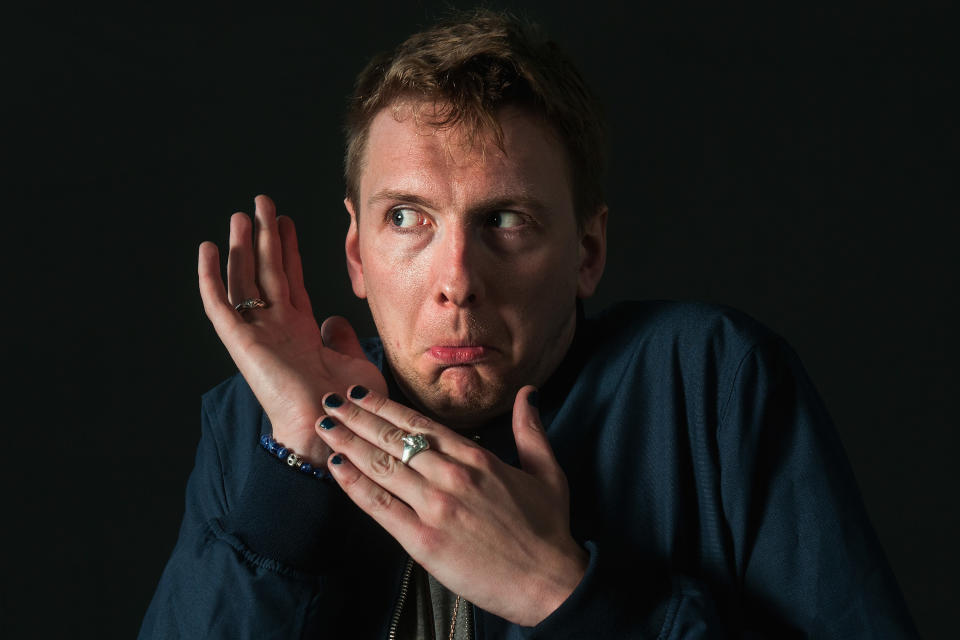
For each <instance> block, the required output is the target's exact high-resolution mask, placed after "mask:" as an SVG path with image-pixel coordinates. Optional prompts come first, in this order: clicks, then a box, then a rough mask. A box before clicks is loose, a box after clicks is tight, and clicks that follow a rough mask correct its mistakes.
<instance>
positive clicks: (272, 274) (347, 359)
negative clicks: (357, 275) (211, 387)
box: [198, 196, 386, 463]
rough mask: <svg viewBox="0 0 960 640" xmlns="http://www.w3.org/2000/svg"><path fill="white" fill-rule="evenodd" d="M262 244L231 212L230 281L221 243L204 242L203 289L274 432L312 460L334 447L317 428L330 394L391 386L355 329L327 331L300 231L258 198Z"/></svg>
mask: <svg viewBox="0 0 960 640" xmlns="http://www.w3.org/2000/svg"><path fill="white" fill-rule="evenodd" d="M256 222H257V226H256V230H255V232H254V234H253V235H254V236H255V237H256V249H254V246H253V242H252V239H251V233H250V220H249V218H247V217H246V215H244V214H235V215H234V217H233V218H232V219H231V229H230V257H229V261H228V267H227V271H228V287H229V296H228V295H227V289H226V288H224V286H223V280H222V279H221V276H220V267H219V255H218V251H217V248H216V246H215V245H213V244H211V243H204V244H202V245H201V247H200V264H199V269H198V271H199V277H200V294H201V297H202V298H203V303H204V309H205V311H206V313H207V316H208V318H210V321H211V322H212V323H213V326H214V328H215V329H216V331H217V335H218V336H219V337H220V340H221V341H222V342H223V344H224V346H226V348H227V351H228V352H229V353H230V357H231V358H232V359H233V361H234V363H235V364H236V365H237V368H238V369H239V370H240V372H241V374H242V375H243V377H244V379H245V380H246V381H247V384H249V385H250V388H251V389H252V390H253V393H254V395H255V396H256V397H257V400H258V401H259V402H260V404H261V406H262V407H263V409H264V411H266V413H267V416H268V417H269V419H270V423H271V425H272V427H273V435H274V437H275V438H276V439H277V440H278V441H280V442H283V443H284V444H285V445H287V446H288V447H291V448H292V449H293V450H295V451H296V452H297V453H300V454H302V455H304V456H306V458H307V459H308V460H310V461H311V462H315V463H322V462H323V461H325V460H326V457H327V454H328V453H329V449H328V448H327V446H326V445H325V444H324V443H323V442H322V440H320V439H319V438H318V437H317V435H316V432H315V430H314V425H315V424H316V421H317V420H318V419H319V418H320V417H321V416H322V415H323V413H324V412H323V405H322V398H323V395H324V394H325V393H328V392H331V391H337V392H340V393H343V392H345V390H346V388H347V387H348V386H349V385H351V384H363V385H364V386H367V387H368V388H371V389H376V390H378V391H380V392H382V393H386V381H385V380H384V378H383V375H382V374H381V373H380V371H379V370H378V369H377V367H376V366H375V365H374V364H373V363H371V362H370V361H368V360H367V359H366V357H365V356H364V354H363V350H362V349H361V347H360V343H359V341H358V340H357V337H356V334H355V333H354V332H353V329H352V328H351V327H350V325H349V324H348V323H347V321H346V320H344V319H343V318H331V319H330V320H328V321H327V322H326V323H324V328H323V330H322V331H321V329H320V327H318V326H317V322H316V320H315V318H314V316H313V311H312V308H311V305H310V300H309V297H308V296H307V293H306V289H305V288H304V286H303V274H302V269H301V265H300V257H299V252H298V250H297V242H296V232H295V230H294V228H293V223H292V222H291V221H290V220H289V218H280V219H279V221H278V219H277V218H276V217H275V212H274V208H273V203H272V202H270V200H269V199H268V198H266V197H264V196H261V197H259V198H258V199H257V212H256ZM253 297H263V298H265V299H266V300H267V303H268V306H267V308H263V309H252V310H249V311H245V312H243V313H242V314H241V313H240V312H237V311H236V310H234V308H233V305H234V303H236V302H239V301H241V300H244V299H247V298H253Z"/></svg>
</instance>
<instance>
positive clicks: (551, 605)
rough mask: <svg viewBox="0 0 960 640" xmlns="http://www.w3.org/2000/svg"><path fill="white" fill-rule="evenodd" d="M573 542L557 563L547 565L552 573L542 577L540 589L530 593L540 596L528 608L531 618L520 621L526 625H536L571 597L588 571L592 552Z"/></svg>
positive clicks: (546, 567)
mask: <svg viewBox="0 0 960 640" xmlns="http://www.w3.org/2000/svg"><path fill="white" fill-rule="evenodd" d="M571 542H572V546H571V547H570V548H569V550H568V551H567V552H566V553H565V554H564V555H563V557H562V558H561V559H560V560H559V561H558V562H555V563H552V564H547V565H545V567H544V568H545V569H547V570H549V571H550V573H549V574H548V575H546V576H544V577H543V578H541V580H542V582H541V586H540V589H537V590H535V591H531V592H530V593H539V594H540V597H539V598H538V599H537V600H538V601H537V602H536V603H535V605H534V606H533V607H531V608H530V609H528V611H529V613H530V614H531V615H530V619H529V620H526V621H522V622H519V623H520V624H522V625H524V626H531V627H532V626H536V625H538V624H540V623H541V622H543V621H544V620H545V619H546V618H547V617H548V616H549V615H550V614H552V613H553V612H554V611H556V610H557V609H558V608H560V605H562V604H563V603H564V602H566V601H567V599H568V598H569V597H570V595H571V594H572V593H573V592H574V590H575V589H576V588H577V586H578V585H579V584H580V582H581V580H583V576H584V575H586V573H587V566H588V565H589V564H590V554H588V553H587V551H586V549H584V548H583V547H581V546H580V545H578V544H576V543H575V542H573V541H571Z"/></svg>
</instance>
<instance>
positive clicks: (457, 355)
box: [427, 344, 491, 366]
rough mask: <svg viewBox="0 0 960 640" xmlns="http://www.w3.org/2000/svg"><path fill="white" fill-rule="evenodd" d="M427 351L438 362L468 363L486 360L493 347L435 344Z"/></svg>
mask: <svg viewBox="0 0 960 640" xmlns="http://www.w3.org/2000/svg"><path fill="white" fill-rule="evenodd" d="M427 352H428V353H429V354H430V356H431V357H432V358H433V359H434V360H437V361H438V362H440V363H442V364H445V365H448V366H456V365H467V364H474V363H477V362H480V361H482V360H484V359H485V358H486V357H487V356H488V355H489V354H490V352H491V349H490V348H489V347H487V346H485V345H480V344H450V345H433V346H432V347H430V348H429V349H428V350H427Z"/></svg>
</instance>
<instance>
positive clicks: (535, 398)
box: [527, 389, 540, 409]
mask: <svg viewBox="0 0 960 640" xmlns="http://www.w3.org/2000/svg"><path fill="white" fill-rule="evenodd" d="M527 402H529V403H530V406H531V407H533V408H534V409H537V408H539V407H540V394H539V393H537V390H536V389H534V390H533V391H531V392H530V393H528V394H527Z"/></svg>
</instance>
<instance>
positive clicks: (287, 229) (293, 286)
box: [277, 216, 313, 314]
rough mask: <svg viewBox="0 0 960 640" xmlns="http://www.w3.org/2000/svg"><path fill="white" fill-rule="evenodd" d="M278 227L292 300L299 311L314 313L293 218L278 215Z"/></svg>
mask: <svg viewBox="0 0 960 640" xmlns="http://www.w3.org/2000/svg"><path fill="white" fill-rule="evenodd" d="M277 228H278V229H279V231H280V250H281V252H282V255H283V272H284V274H286V276H287V286H288V287H289V289H290V302H291V303H293V306H294V308H296V309H297V310H298V311H304V312H306V313H309V314H313V307H311V306H310V296H308V295H307V289H306V287H305V286H304V283H303V264H302V263H301V261H300V247H299V245H298V243H297V229H296V227H295V226H294V225H293V220H291V219H290V218H288V217H287V216H278V217H277Z"/></svg>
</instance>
